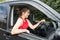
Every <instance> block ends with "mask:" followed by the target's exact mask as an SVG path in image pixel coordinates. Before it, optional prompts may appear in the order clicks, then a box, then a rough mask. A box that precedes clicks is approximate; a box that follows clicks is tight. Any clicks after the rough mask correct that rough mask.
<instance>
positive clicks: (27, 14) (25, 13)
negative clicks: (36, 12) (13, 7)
mask: <svg viewBox="0 0 60 40" xmlns="http://www.w3.org/2000/svg"><path fill="white" fill-rule="evenodd" d="M29 15H30V10H27V11H26V12H24V17H25V18H28V16H29Z"/></svg>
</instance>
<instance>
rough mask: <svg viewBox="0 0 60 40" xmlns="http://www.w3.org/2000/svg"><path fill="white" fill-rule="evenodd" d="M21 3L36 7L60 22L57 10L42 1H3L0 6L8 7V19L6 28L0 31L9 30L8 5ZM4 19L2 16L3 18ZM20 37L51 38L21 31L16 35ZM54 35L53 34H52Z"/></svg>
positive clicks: (36, 39) (32, 39) (42, 39)
mask: <svg viewBox="0 0 60 40" xmlns="http://www.w3.org/2000/svg"><path fill="white" fill-rule="evenodd" d="M22 4H29V5H31V6H33V7H35V8H37V9H38V10H40V11H41V12H43V13H44V14H45V15H46V16H48V17H49V18H51V19H52V20H54V21H57V22H59V23H60V17H59V14H58V12H56V11H55V10H53V9H52V8H51V7H49V6H48V5H46V4H44V3H43V2H41V1H40V2H39V1H35V0H31V1H30V0H29V1H27V0H25V1H24V0H21V1H10V2H4V3H0V6H2V5H4V6H6V7H7V9H8V20H7V30H4V29H0V30H1V31H5V32H6V33H7V32H8V33H10V31H11V30H9V27H8V24H9V18H10V17H9V15H10V14H11V13H10V5H22ZM3 19H4V18H3ZM18 36H20V37H23V38H25V39H28V40H50V39H51V38H48V39H45V38H42V37H38V36H36V35H34V34H27V33H22V34H20V35H18ZM53 36H54V35H53Z"/></svg>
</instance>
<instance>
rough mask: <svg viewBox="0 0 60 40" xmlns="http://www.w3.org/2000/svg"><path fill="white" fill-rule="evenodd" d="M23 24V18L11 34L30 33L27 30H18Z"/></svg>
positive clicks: (18, 21) (19, 19)
mask: <svg viewBox="0 0 60 40" xmlns="http://www.w3.org/2000/svg"><path fill="white" fill-rule="evenodd" d="M22 24H23V21H22V19H21V18H18V20H17V22H16V24H15V25H14V27H13V28H12V30H11V34H12V35H14V34H19V33H23V32H27V33H29V31H28V30H27V29H18V28H19V26H21V25H22Z"/></svg>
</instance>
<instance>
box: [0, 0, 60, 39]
mask: <svg viewBox="0 0 60 40" xmlns="http://www.w3.org/2000/svg"><path fill="white" fill-rule="evenodd" d="M22 6H27V7H29V9H30V11H31V12H30V15H29V18H28V19H29V20H30V22H31V23H32V24H33V25H34V24H36V23H37V22H39V20H41V19H45V20H46V22H44V23H41V24H40V25H39V26H38V27H37V28H35V29H34V30H32V29H30V28H28V30H29V31H30V33H29V34H28V33H21V34H17V35H11V33H10V32H11V29H12V28H13V26H14V24H15V23H16V21H17V18H18V13H17V10H16V9H17V8H20V7H22ZM59 28H60V15H59V13H58V12H57V11H55V10H54V9H53V8H51V7H50V6H48V5H47V4H45V3H43V2H42V1H39V0H18V1H9V2H3V3H0V39H1V40H55V38H56V37H55V35H58V33H59V32H60V31H58V29H59ZM56 32H57V33H56Z"/></svg>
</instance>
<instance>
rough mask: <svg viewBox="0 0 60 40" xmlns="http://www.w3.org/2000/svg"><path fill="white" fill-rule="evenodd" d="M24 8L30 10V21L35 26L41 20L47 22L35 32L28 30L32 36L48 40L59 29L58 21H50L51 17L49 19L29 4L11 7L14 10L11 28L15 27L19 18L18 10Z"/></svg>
mask: <svg viewBox="0 0 60 40" xmlns="http://www.w3.org/2000/svg"><path fill="white" fill-rule="evenodd" d="M22 6H28V7H29V8H30V15H29V18H28V19H29V20H30V22H31V23H32V24H33V25H34V24H36V23H37V22H39V21H40V20H41V19H45V20H46V22H45V23H41V24H40V25H39V26H38V27H37V28H36V29H35V30H32V29H30V28H28V30H30V32H31V33H32V34H34V35H37V36H39V37H44V38H48V37H49V36H50V35H51V34H52V33H53V32H54V31H55V30H56V29H57V24H56V21H54V20H52V19H50V18H49V17H47V15H45V14H44V13H42V12H41V11H40V10H38V9H37V8H35V7H33V6H31V5H28V4H24V5H12V6H11V9H12V11H11V27H13V26H14V24H15V23H16V21H17V18H18V13H17V10H16V9H17V8H20V7H22Z"/></svg>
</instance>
